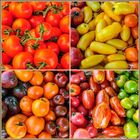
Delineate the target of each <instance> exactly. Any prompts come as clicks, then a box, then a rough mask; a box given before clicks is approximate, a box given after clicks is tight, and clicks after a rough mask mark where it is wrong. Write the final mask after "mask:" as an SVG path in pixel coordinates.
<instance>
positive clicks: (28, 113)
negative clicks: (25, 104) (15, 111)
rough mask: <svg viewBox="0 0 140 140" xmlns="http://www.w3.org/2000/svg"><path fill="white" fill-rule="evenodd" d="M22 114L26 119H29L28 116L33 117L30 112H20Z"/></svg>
mask: <svg viewBox="0 0 140 140" xmlns="http://www.w3.org/2000/svg"><path fill="white" fill-rule="evenodd" d="M22 114H24V115H25V116H27V117H30V116H32V115H33V113H32V112H26V111H22Z"/></svg>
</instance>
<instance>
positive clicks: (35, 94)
mask: <svg viewBox="0 0 140 140" xmlns="http://www.w3.org/2000/svg"><path fill="white" fill-rule="evenodd" d="M27 95H28V96H29V97H30V98H31V99H38V98H40V97H41V96H43V88H42V87H40V86H32V87H29V88H28V91H27Z"/></svg>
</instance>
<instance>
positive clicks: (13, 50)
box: [3, 35, 23, 58]
mask: <svg viewBox="0 0 140 140" xmlns="http://www.w3.org/2000/svg"><path fill="white" fill-rule="evenodd" d="M13 46H14V47H13ZM3 49H4V51H5V53H7V54H8V55H9V56H10V57H12V58H13V57H14V56H15V55H16V54H18V53H20V52H22V51H23V47H22V45H21V44H20V39H19V38H18V37H17V36H15V35H11V36H9V37H8V38H7V39H6V40H5V41H4V43H3Z"/></svg>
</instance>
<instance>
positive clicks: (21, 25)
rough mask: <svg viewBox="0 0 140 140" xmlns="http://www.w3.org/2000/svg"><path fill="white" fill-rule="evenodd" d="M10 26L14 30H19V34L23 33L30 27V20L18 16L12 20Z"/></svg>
mask: <svg viewBox="0 0 140 140" xmlns="http://www.w3.org/2000/svg"><path fill="white" fill-rule="evenodd" d="M12 28H13V30H14V31H17V30H20V34H21V35H23V34H24V32H25V31H27V30H30V29H31V25H30V22H29V21H28V20H26V19H24V18H18V19H16V20H15V21H14V22H13V25H12Z"/></svg>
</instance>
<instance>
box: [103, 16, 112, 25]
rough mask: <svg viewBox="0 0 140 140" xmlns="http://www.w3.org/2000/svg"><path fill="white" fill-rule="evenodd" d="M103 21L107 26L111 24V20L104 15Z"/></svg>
mask: <svg viewBox="0 0 140 140" xmlns="http://www.w3.org/2000/svg"><path fill="white" fill-rule="evenodd" d="M103 19H104V20H105V21H106V23H107V25H110V24H112V22H113V20H112V19H111V18H110V17H109V16H108V15H106V14H105V15H104V17H103Z"/></svg>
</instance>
